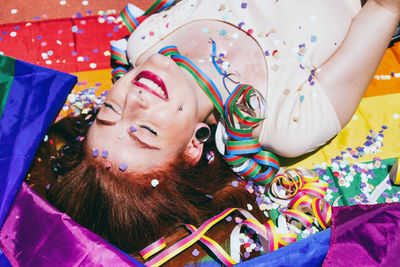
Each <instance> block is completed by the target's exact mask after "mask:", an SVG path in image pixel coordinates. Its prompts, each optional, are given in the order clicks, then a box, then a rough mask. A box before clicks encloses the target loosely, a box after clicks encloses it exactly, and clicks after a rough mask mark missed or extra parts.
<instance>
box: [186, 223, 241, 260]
mask: <svg viewBox="0 0 400 267" xmlns="http://www.w3.org/2000/svg"><path fill="white" fill-rule="evenodd" d="M186 227H187V228H188V229H189V230H190V231H191V232H192V233H194V232H195V231H196V230H197V228H196V227H194V226H193V225H190V224H186ZM200 242H202V243H203V244H204V245H205V246H206V247H208V248H209V249H210V250H211V251H212V252H213V253H214V255H215V256H216V257H217V258H218V259H219V260H220V261H221V262H222V263H223V264H224V265H225V266H233V265H235V264H237V262H236V261H234V260H233V259H232V258H231V256H229V254H228V253H226V251H225V250H224V249H223V248H222V247H221V246H220V245H219V244H218V243H217V242H215V241H214V240H212V239H211V238H209V237H207V236H205V235H204V236H203V237H201V238H200Z"/></svg>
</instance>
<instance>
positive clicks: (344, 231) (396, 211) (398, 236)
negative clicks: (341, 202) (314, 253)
mask: <svg viewBox="0 0 400 267" xmlns="http://www.w3.org/2000/svg"><path fill="white" fill-rule="evenodd" d="M331 228H332V233H331V243H330V247H329V251H328V254H327V256H326V258H325V261H324V263H323V266H324V267H328V266H335V267H336V266H400V257H399V255H400V203H393V204H378V205H356V206H349V207H337V208H333V214H332V225H331Z"/></svg>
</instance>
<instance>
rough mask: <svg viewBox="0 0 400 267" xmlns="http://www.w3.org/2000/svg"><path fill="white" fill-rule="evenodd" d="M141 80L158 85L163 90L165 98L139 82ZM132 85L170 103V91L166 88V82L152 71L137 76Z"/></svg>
mask: <svg viewBox="0 0 400 267" xmlns="http://www.w3.org/2000/svg"><path fill="white" fill-rule="evenodd" d="M141 78H145V79H147V80H150V81H152V82H153V83H155V84H156V85H158V86H159V87H160V88H161V90H162V91H163V92H164V94H165V97H164V96H163V95H161V94H160V93H158V92H156V91H155V90H153V89H152V88H150V87H149V86H147V85H146V84H144V83H141V82H140V81H139V80H140V79H141ZM132 83H133V84H134V85H136V86H138V87H141V88H143V89H145V90H146V91H148V92H149V93H152V94H153V95H155V96H158V97H159V98H161V99H162V100H164V101H168V91H167V88H166V86H165V83H164V81H163V80H162V79H161V77H160V76H158V75H157V74H155V73H153V72H151V71H147V70H145V71H141V72H140V73H139V74H138V75H136V77H135V78H134V79H133V80H132Z"/></svg>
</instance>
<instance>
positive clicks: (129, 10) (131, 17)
mask: <svg viewBox="0 0 400 267" xmlns="http://www.w3.org/2000/svg"><path fill="white" fill-rule="evenodd" d="M174 2H175V0H157V1H155V2H154V3H153V4H152V5H151V6H150V8H149V9H147V10H146V11H145V12H144V13H143V14H142V15H140V16H135V14H134V10H133V9H134V6H133V5H132V4H127V5H126V6H125V8H124V9H123V10H122V11H121V13H120V15H121V18H122V21H123V22H124V24H125V26H126V27H127V28H128V30H129V31H130V32H131V33H132V32H134V31H135V30H136V28H137V27H138V26H139V24H140V23H142V22H143V21H144V20H145V19H146V18H147V17H148V16H150V15H152V14H155V13H158V12H160V11H163V10H164V9H166V8H168V7H169V6H171V5H172V4H173V3H174ZM110 53H111V58H112V59H113V60H114V61H115V63H117V64H120V65H122V66H121V67H123V68H124V69H128V68H129V61H128V56H127V53H126V47H124V48H119V47H117V46H114V45H113V44H111V48H110ZM124 74H126V72H125V73H124V72H121V71H116V70H115V69H114V70H113V71H112V72H111V75H112V77H113V80H114V81H115V80H117V79H118V78H119V77H122V76H123V75H124Z"/></svg>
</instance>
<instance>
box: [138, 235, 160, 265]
mask: <svg viewBox="0 0 400 267" xmlns="http://www.w3.org/2000/svg"><path fill="white" fill-rule="evenodd" d="M165 246H166V244H165V242H164V239H163V238H160V239H158V240H157V241H156V242H154V243H152V244H150V245H148V246H147V247H145V248H144V249H143V250H142V251H140V252H139V255H140V256H141V257H142V258H143V259H144V260H147V259H148V258H150V257H151V256H153V255H154V254H156V253H157V252H159V251H161V250H163V249H164V248H165Z"/></svg>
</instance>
